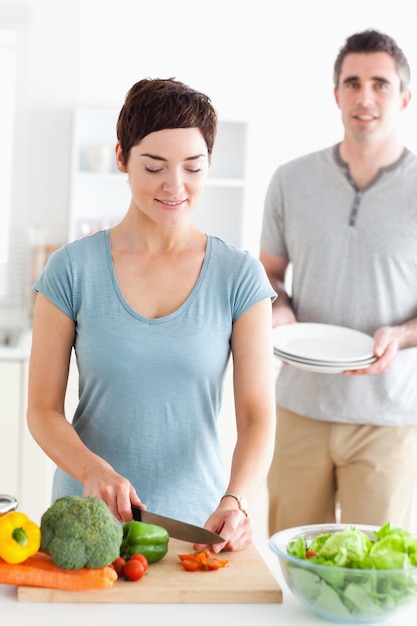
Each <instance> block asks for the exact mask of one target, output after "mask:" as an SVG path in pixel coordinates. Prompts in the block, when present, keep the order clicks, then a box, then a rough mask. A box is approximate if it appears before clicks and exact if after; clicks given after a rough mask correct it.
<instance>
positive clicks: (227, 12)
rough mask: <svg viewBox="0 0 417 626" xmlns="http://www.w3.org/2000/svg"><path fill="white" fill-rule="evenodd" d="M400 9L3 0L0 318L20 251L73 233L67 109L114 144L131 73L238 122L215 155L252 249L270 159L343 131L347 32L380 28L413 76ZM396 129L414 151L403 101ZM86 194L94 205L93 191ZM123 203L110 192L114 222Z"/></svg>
mask: <svg viewBox="0 0 417 626" xmlns="http://www.w3.org/2000/svg"><path fill="white" fill-rule="evenodd" d="M411 10H412V3H410V2H409V0H397V2H395V3H393V2H391V1H390V0H351V1H350V2H342V1H340V2H334V0H292V1H291V2H284V1H282V0H274V2H270V0H223V1H221V0H211V2H210V3H201V2H196V1H195V0H176V1H175V2H173V1H172V0H159V1H158V2H157V3H150V2H149V1H146V2H145V1H142V0H72V1H71V2H67V1H66V0H1V1H0V31H1V38H0V50H1V65H0V70H1V74H2V98H1V101H2V102H1V104H0V133H1V135H0V138H1V146H2V151H1V155H0V188H1V189H2V190H3V191H2V197H1V198H0V203H1V211H0V214H1V217H0V233H1V234H0V327H2V326H4V325H5V324H6V325H7V323H8V322H10V323H13V324H16V323H17V320H18V319H19V318H20V317H21V311H20V305H22V304H27V301H28V299H29V300H30V284H31V281H32V277H33V273H34V272H33V268H30V267H28V265H29V266H30V264H34V265H35V273H36V272H37V267H38V264H39V262H42V259H40V260H39V258H38V259H37V258H36V255H35V258H33V254H28V247H29V248H32V247H35V248H37V247H38V246H47V247H48V246H51V247H55V246H56V245H60V244H61V243H63V242H65V241H66V240H67V239H68V238H70V237H71V236H74V233H75V232H76V231H75V230H74V228H73V226H74V225H73V224H72V223H71V219H72V217H71V213H72V211H73V207H74V202H75V199H76V198H77V197H78V196H77V193H78V192H77V189H78V188H77V181H76V180H75V178H76V176H75V175H74V171H75V169H76V165H75V161H74V160H72V159H75V158H76V155H74V150H75V147H74V134H75V133H76V132H78V131H77V128H75V123H74V114H75V113H74V112H75V111H76V110H77V109H89V110H90V112H92V113H96V115H95V116H94V115H93V116H92V117H93V119H98V117H99V111H101V110H107V111H109V112H110V113H111V114H112V115H113V117H111V116H110V122H109V123H108V124H107V127H106V130H105V136H106V145H107V146H108V145H110V146H111V149H112V148H113V144H114V142H115V134H114V123H113V120H114V114H115V113H116V112H118V110H119V109H120V107H121V105H122V103H123V100H124V97H125V94H126V92H127V90H128V89H129V88H130V87H131V85H132V84H133V83H134V82H136V81H137V80H140V79H141V78H144V77H148V76H149V77H162V78H167V77H176V78H178V79H179V80H182V81H184V82H187V83H189V84H190V85H191V86H193V87H194V88H196V89H199V90H202V91H204V92H206V93H207V94H208V95H209V96H210V97H211V98H212V101H213V104H214V105H215V107H216V109H217V111H218V113H219V118H220V120H222V121H225V122H227V123H229V122H231V123H242V124H243V125H244V128H243V134H242V135H241V136H240V138H239V139H238V140H237V141H238V143H237V144H236V145H237V146H238V147H237V148H236V152H235V154H233V152H232V154H231V155H229V154H228V153H227V154H225V155H224V157H225V158H226V160H228V161H229V162H230V161H231V160H233V159H234V158H236V159H240V161H241V163H240V167H241V173H242V178H243V181H242V182H243V183H244V185H242V187H244V189H241V190H240V196H239V200H238V201H239V203H240V204H241V205H242V206H241V207H240V209H241V210H240V209H239V211H237V213H238V217H237V219H238V220H239V223H238V224H236V228H237V229H238V230H239V237H238V242H239V244H241V245H242V246H244V247H246V248H249V249H250V250H252V251H253V252H254V253H255V254H257V252H258V239H259V231H260V223H261V215H262V207H263V198H264V194H265V191H266V187H267V184H268V181H269V179H270V177H271V175H272V173H273V171H274V170H275V168H276V167H277V166H278V165H279V164H280V163H281V162H283V161H286V160H288V159H290V158H292V157H295V156H298V155H299V154H302V153H306V152H309V151H312V150H315V149H319V148H321V147H324V146H326V145H328V144H331V143H334V142H336V141H338V140H339V139H340V137H341V124H340V119H339V111H338V109H337V107H336V106H335V104H334V100H333V92H332V90H333V85H332V68H333V63H334V60H335V57H336V55H337V52H338V50H339V48H340V47H341V45H342V44H343V42H344V40H345V38H346V37H347V36H349V35H350V34H352V33H353V32H356V31H358V30H363V29H365V28H369V27H371V28H377V29H380V30H383V31H386V32H388V33H389V34H391V35H392V36H393V37H394V38H396V39H397V41H398V43H399V45H400V46H401V47H402V48H403V50H404V52H405V53H406V55H407V56H408V59H409V61H410V64H411V68H412V71H413V70H414V69H415V71H416V72H417V40H416V37H415V26H414V19H413V17H412V15H411ZM86 125H87V127H88V126H89V123H88V122H87V123H86ZM402 125H403V132H404V141H405V143H406V144H407V145H408V146H409V147H410V148H411V149H414V150H416V149H417V137H416V129H417V109H416V106H415V104H414V101H413V100H412V102H411V105H410V107H409V110H408V111H406V112H405V113H404V114H403V119H402ZM106 133H107V134H106ZM228 136H229V135H228V134H227V133H226V138H225V142H226V143H227V138H228ZM234 136H235V135H233V133H232V138H233V137H234ZM78 139H79V140H80V141H81V145H82V138H81V139H80V138H78ZM96 139H97V140H98V139H99V138H98V137H96V138H94V140H96ZM239 141H240V144H239ZM232 143H233V141H232V140H230V141H229V144H228V145H229V147H230V146H231V145H232ZM84 147H85V146H84ZM242 147H243V148H242ZM219 158H220V157H219ZM213 163H214V165H215V164H216V152H215V154H214V162H213ZM225 186H227V185H225ZM229 186H230V185H229ZM104 188H105V187H103V189H104ZM125 191H126V190H125ZM243 191H244V193H243ZM103 195H105V193H104V194H103ZM217 197H218V194H217V196H216V195H215V198H217ZM89 198H91V196H86V201H87V200H88V199H89ZM116 199H117V205H118V206H116ZM93 201H94V202H97V204H98V206H97V212H98V214H100V206H99V204H100V198H99V197H97V196H93V199H91V202H93ZM225 202H226V206H227V200H225ZM122 205H123V206H122ZM126 207H127V204H126V202H125V196H117V195H116V197H115V202H114V215H115V218H117V217H118V216H119V215H120V213H123V212H124V210H125V209H126ZM78 210H79V211H80V210H81V209H80V207H79V208H78ZM106 210H107V209H106ZM212 210H213V211H214V210H215V209H212ZM207 211H210V207H208V209H207ZM103 212H104V211H103ZM222 212H223V215H224V219H227V211H222ZM78 217H80V218H81V217H82V216H80V215H79V216H78ZM86 217H87V216H86ZM229 218H230V220H231V221H232V222H233V215H232V216H229ZM103 219H104V217H103ZM107 221H108V220H107V217H106V219H105V224H104V225H107ZM91 226H92V228H94V224H93V225H91ZM209 226H210V224H209ZM71 228H72V229H73V230H72V231H71ZM87 228H88V225H87ZM213 228H218V225H217V222H216V225H215V226H214V227H213ZM220 230H221V227H220ZM229 231H230V225H229V230H228V231H227V233H228V232H229ZM71 233H72V234H71ZM79 233H80V229H79V228H78V230H77V234H79Z"/></svg>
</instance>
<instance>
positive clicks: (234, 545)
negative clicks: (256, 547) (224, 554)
mask: <svg viewBox="0 0 417 626" xmlns="http://www.w3.org/2000/svg"><path fill="white" fill-rule="evenodd" d="M205 528H207V529H208V530H211V531H213V532H215V533H217V534H218V535H220V536H221V537H223V539H224V542H223V543H214V544H213V545H211V546H209V547H210V549H211V550H213V552H216V553H218V552H221V551H222V550H228V551H230V552H236V551H237V550H243V549H244V548H247V547H248V546H250V545H251V544H252V543H253V527H252V522H251V519H250V518H249V517H247V516H246V515H245V514H244V513H243V512H242V511H241V510H240V509H236V508H230V509H226V508H221V509H216V511H215V512H214V513H213V514H212V515H210V517H209V518H208V520H207V522H206V524H205ZM206 547H207V546H206V545H203V544H195V545H194V550H203V549H204V548H206Z"/></svg>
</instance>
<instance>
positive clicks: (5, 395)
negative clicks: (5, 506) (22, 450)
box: [0, 361, 22, 498]
mask: <svg viewBox="0 0 417 626" xmlns="http://www.w3.org/2000/svg"><path fill="white" fill-rule="evenodd" d="M21 372H22V365H21V362H20V361H2V362H0V493H4V494H7V495H11V496H15V497H16V498H17V497H18V461H19V427H20V414H21V396H20V387H21Z"/></svg>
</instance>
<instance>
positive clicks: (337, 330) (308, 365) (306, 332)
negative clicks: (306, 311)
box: [273, 322, 377, 374]
mask: <svg viewBox="0 0 417 626" xmlns="http://www.w3.org/2000/svg"><path fill="white" fill-rule="evenodd" d="M373 345H374V340H373V338H372V337H371V336H370V335H367V334H366V333H362V332H360V331H359V330H354V329H352V328H346V327H345V326H333V325H331V324H313V323H311V324H310V323H300V322H298V323H295V324H286V325H284V326H278V327H277V328H274V329H273V346H274V354H275V356H276V357H278V358H279V359H280V360H281V361H283V362H284V363H288V364H290V365H293V366H294V367H298V368H301V369H304V370H308V371H311V372H320V373H322V374H323V373H324V374H338V373H340V372H343V371H345V370H358V369H363V368H365V367H368V366H369V365H371V364H372V363H373V362H374V361H376V358H377V357H376V356H374V354H373Z"/></svg>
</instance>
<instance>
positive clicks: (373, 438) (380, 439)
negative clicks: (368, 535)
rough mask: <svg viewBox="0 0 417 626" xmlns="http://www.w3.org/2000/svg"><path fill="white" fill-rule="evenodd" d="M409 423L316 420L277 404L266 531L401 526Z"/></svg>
mask: <svg viewBox="0 0 417 626" xmlns="http://www.w3.org/2000/svg"><path fill="white" fill-rule="evenodd" d="M416 478H417V426H386V427H378V426H361V425H355V424H337V423H334V422H323V421H320V420H316V419H311V418H308V417H303V416H300V415H297V414H296V413H291V412H290V411H286V410H284V409H281V408H280V407H278V408H277V431H276V443H275V453H274V458H273V461H272V465H271V468H270V471H269V476H268V491H269V534H270V535H272V534H274V533H275V532H278V531H279V530H281V529H283V528H289V527H292V526H301V525H304V524H319V523H325V522H327V523H332V522H335V521H340V522H342V523H352V524H372V525H377V526H382V525H383V524H385V523H386V522H391V523H392V524H394V525H395V526H398V527H401V528H408V527H409V520H410V515H411V506H412V498H413V493H414V487H415V483H416Z"/></svg>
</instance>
